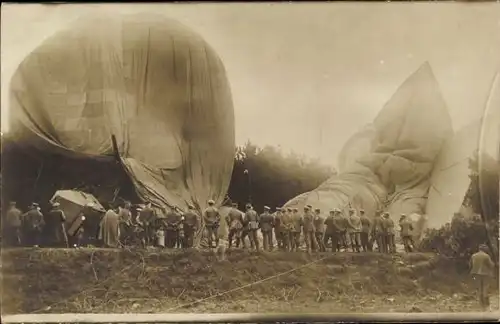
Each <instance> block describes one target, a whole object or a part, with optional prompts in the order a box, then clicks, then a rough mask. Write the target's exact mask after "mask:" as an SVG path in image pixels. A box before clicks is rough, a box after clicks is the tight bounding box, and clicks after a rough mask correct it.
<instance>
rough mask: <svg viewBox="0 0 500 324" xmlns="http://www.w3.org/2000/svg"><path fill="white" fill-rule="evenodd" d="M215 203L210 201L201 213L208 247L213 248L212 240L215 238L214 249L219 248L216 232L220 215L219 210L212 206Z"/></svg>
mask: <svg viewBox="0 0 500 324" xmlns="http://www.w3.org/2000/svg"><path fill="white" fill-rule="evenodd" d="M214 205H215V202H214V201H213V200H212V199H210V200H209V201H208V207H207V209H205V211H204V212H203V220H204V221H205V229H206V232H207V236H208V246H209V248H213V244H212V242H213V239H214V236H215V247H218V246H219V240H218V235H217V231H218V229H219V222H220V213H219V210H218V209H217V208H216V207H215V206H214Z"/></svg>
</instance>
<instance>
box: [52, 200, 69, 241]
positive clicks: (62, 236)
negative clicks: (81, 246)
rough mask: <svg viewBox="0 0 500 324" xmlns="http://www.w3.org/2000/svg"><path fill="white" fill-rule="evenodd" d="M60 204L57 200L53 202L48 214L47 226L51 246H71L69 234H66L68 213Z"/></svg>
mask: <svg viewBox="0 0 500 324" xmlns="http://www.w3.org/2000/svg"><path fill="white" fill-rule="evenodd" d="M59 206H60V204H59V203H58V202H55V203H53V204H52V208H51V210H50V211H49V213H48V214H47V217H46V220H47V223H46V226H47V229H48V230H47V232H48V233H49V235H48V237H47V239H48V241H49V246H53V247H58V246H62V245H63V246H64V247H66V248H68V247H69V242H68V235H67V234H66V227H65V226H64V223H65V222H66V215H64V212H63V211H62V210H61V209H60V208H59Z"/></svg>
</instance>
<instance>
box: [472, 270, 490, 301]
mask: <svg viewBox="0 0 500 324" xmlns="http://www.w3.org/2000/svg"><path fill="white" fill-rule="evenodd" d="M473 279H474V281H475V283H476V287H477V289H478V299H479V304H480V305H481V307H483V308H487V307H489V306H490V297H489V288H490V285H489V283H490V282H489V278H488V277H487V276H484V275H474V277H473Z"/></svg>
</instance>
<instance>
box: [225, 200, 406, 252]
mask: <svg viewBox="0 0 500 324" xmlns="http://www.w3.org/2000/svg"><path fill="white" fill-rule="evenodd" d="M226 221H227V224H228V228H229V235H228V240H229V247H232V245H233V241H235V243H236V244H235V245H236V247H239V246H240V243H241V242H242V243H243V245H244V246H245V247H246V238H247V237H248V238H249V241H250V247H251V248H252V249H257V250H258V249H259V248H260V246H259V240H257V231H258V230H260V231H261V233H262V238H263V249H264V250H273V248H274V241H275V240H276V243H277V247H278V249H281V250H285V251H297V250H298V249H299V248H300V246H301V241H302V240H301V236H302V239H303V241H304V243H305V248H306V250H307V251H319V252H325V251H326V250H327V246H330V245H331V251H332V252H340V251H341V250H344V251H347V250H348V249H349V248H350V249H351V250H352V251H353V252H361V250H363V251H365V252H368V251H372V250H373V245H374V243H375V242H376V243H377V247H378V251H380V252H384V253H394V252H396V245H395V235H396V229H395V224H394V221H393V220H392V219H391V217H390V215H389V213H387V212H382V211H378V212H377V213H376V216H375V218H374V219H373V220H371V219H370V218H369V217H367V215H366V214H365V211H364V210H362V209H361V210H359V215H358V213H357V211H356V210H355V209H353V208H350V209H349V215H347V216H346V215H344V214H343V213H342V211H341V210H340V209H338V208H334V209H332V210H330V211H329V214H328V215H327V216H323V214H322V212H321V209H320V208H315V209H313V207H312V206H311V205H307V206H305V207H304V210H303V212H302V213H299V209H298V208H290V207H287V208H285V207H283V208H280V207H278V208H276V212H275V213H274V214H271V209H270V208H269V207H268V206H264V212H263V213H262V214H260V215H259V214H258V213H257V212H256V211H255V210H254V209H253V207H252V205H251V204H247V205H246V212H245V213H244V214H242V213H241V212H240V211H239V210H238V204H233V206H232V209H231V211H230V212H229V214H228V216H227V219H226ZM399 226H400V231H401V232H400V234H401V235H400V236H401V238H402V241H403V245H404V247H405V250H406V251H407V252H411V251H412V250H413V249H414V242H413V239H412V230H413V226H412V222H411V220H410V219H409V218H408V217H407V216H406V215H404V214H403V215H401V218H400V220H399Z"/></svg>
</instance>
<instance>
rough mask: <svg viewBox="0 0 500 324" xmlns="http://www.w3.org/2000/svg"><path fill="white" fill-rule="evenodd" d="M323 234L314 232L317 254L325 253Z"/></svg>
mask: <svg viewBox="0 0 500 324" xmlns="http://www.w3.org/2000/svg"><path fill="white" fill-rule="evenodd" d="M323 234H324V233H323V232H314V236H315V238H316V243H317V244H318V250H319V252H326V245H325V243H324V241H323V236H324V235H323Z"/></svg>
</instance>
